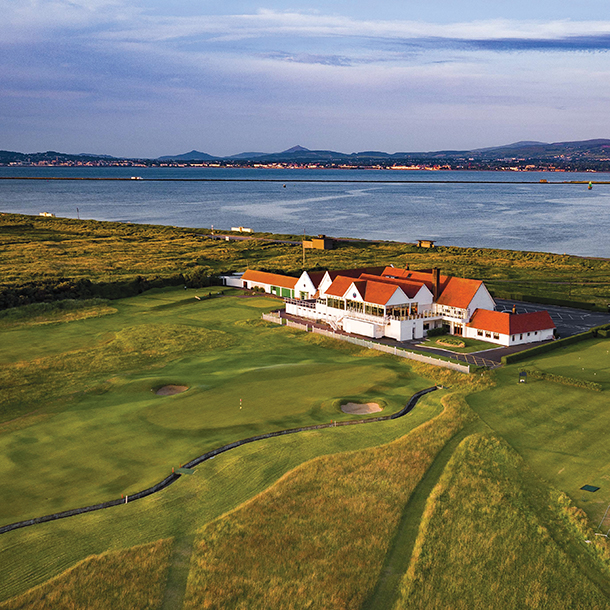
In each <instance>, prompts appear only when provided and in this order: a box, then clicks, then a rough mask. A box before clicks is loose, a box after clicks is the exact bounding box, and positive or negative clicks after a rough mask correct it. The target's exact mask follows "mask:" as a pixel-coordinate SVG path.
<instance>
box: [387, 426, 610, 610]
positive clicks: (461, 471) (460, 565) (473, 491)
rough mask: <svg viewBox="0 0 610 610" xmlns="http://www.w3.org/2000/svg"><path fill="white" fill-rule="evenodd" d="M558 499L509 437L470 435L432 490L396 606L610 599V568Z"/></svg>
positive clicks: (560, 604) (599, 604)
mask: <svg viewBox="0 0 610 610" xmlns="http://www.w3.org/2000/svg"><path fill="white" fill-rule="evenodd" d="M528 477H529V478H528ZM536 489H538V491H537V492H536V491H535V490H536ZM553 498H555V501H553ZM556 498H557V496H556V494H555V493H554V492H550V490H549V489H548V488H547V487H546V486H545V485H544V484H541V482H540V481H538V480H533V479H532V478H531V474H528V470H527V467H526V466H525V464H524V463H523V460H522V459H521V458H520V457H519V455H518V454H517V453H516V452H515V451H514V450H512V449H511V448H510V447H509V446H508V445H507V444H506V443H504V442H503V441H499V440H498V439H496V438H494V437H490V436H484V435H479V434H476V435H471V436H469V437H468V438H466V439H465V440H464V441H463V442H462V443H461V444H460V446H459V447H458V449H457V451H456V452H455V454H454V455H453V457H452V459H451V460H450V462H449V464H448V465H447V468H446V469H445V472H444V473H443V475H442V477H441V480H440V481H439V483H438V485H437V486H436V488H435V489H434V491H433V492H432V494H431V495H430V497H429V499H428V503H427V506H426V510H425V513H424V517H423V519H422V523H421V526H420V532H419V536H418V539H417V543H416V546H415V552H414V554H413V558H412V561H411V565H410V567H409V570H408V572H407V575H406V576H405V578H404V580H403V583H402V587H401V596H400V599H399V601H398V603H397V604H396V606H395V610H403V609H407V608H448V607H450V608H464V609H466V608H468V609H475V608H481V609H483V608H491V607H498V608H506V609H518V608H583V609H584V608H606V607H608V605H609V604H610V589H609V587H608V585H607V583H608V582H609V581H608V577H609V576H610V571H608V570H607V568H605V567H604V566H603V565H602V563H601V562H600V561H599V560H598V557H597V556H596V552H595V550H594V549H592V548H588V547H587V546H586V545H584V544H583V543H582V541H583V536H582V534H581V533H580V532H577V531H576V530H574V528H568V527H565V525H564V522H565V520H566V519H569V518H570V515H571V514H572V513H573V512H574V507H573V506H569V505H568V506H565V502H564V506H561V505H560V504H559V503H557V501H556ZM565 498H566V497H565V496H564V499H565ZM568 504H569V502H568ZM591 544H592V545H594V544H600V545H602V544H604V543H602V542H597V541H596V542H593V543H591ZM604 582H605V583H606V584H605V585H604V584H603V583H604Z"/></svg>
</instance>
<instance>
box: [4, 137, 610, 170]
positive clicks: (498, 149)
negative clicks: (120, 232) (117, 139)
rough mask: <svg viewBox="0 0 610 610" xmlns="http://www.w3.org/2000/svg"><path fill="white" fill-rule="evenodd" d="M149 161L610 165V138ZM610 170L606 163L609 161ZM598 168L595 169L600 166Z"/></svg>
mask: <svg viewBox="0 0 610 610" xmlns="http://www.w3.org/2000/svg"><path fill="white" fill-rule="evenodd" d="M121 160H129V161H135V160H136V159H133V158H131V159H125V158H119V157H112V156H109V155H101V154H94V153H88V154H80V155H73V154H67V153H59V152H56V151H47V152H39V153H19V152H13V151H0V164H1V165H7V164H9V163H13V164H15V163H16V164H31V163H52V162H64V161H65V162H75V163H89V162H95V161H99V162H100V163H102V162H106V163H110V162H113V161H114V162H118V161H121ZM139 160H140V161H144V162H147V163H151V164H156V163H162V162H185V163H190V162H197V161H201V162H214V161H219V162H224V163H226V162H231V161H234V162H238V163H244V164H247V163H250V162H256V163H291V162H294V163H345V164H351V165H375V164H384V165H385V164H395V163H400V162H403V163H436V164H442V163H443V162H448V163H455V162H464V163H469V162H479V163H496V162H501V161H507V162H509V161H514V160H519V161H528V160H535V161H544V162H551V161H558V162H562V163H565V162H575V161H578V162H582V161H596V162H601V163H604V164H606V163H608V164H610V139H595V140H582V141H573V142H552V143H548V142H535V141H521V142H514V143H512V144H506V145H502V146H493V147H487V148H477V149H473V150H438V151H421V152H395V153H387V152H383V151H374V150H373V151H370V150H369V151H361V152H352V153H343V152H337V151H333V150H310V149H308V148H304V147H303V146H293V147H292V148H289V149H287V150H284V151H282V152H275V153H267V152H243V153H239V154H235V155H230V156H225V157H218V156H214V155H210V154H208V153H205V152H201V151H198V150H191V151H190V152H187V153H181V154H177V155H163V156H161V157H157V158H155V159H139ZM608 168H609V169H610V165H608ZM598 169H599V168H598Z"/></svg>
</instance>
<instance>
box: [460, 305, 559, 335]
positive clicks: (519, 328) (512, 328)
mask: <svg viewBox="0 0 610 610" xmlns="http://www.w3.org/2000/svg"><path fill="white" fill-rule="evenodd" d="M467 326H469V327H471V328H476V329H477V330H487V331H490V332H494V333H501V334H503V335H518V334H520V333H529V332H533V331H537V330H548V329H550V328H555V323H554V322H553V320H552V318H551V316H550V315H549V312H548V311H533V312H531V313H507V312H500V311H489V310H487V309H477V310H476V311H475V312H474V315H473V316H472V319H471V320H470V322H469V323H468V324H467Z"/></svg>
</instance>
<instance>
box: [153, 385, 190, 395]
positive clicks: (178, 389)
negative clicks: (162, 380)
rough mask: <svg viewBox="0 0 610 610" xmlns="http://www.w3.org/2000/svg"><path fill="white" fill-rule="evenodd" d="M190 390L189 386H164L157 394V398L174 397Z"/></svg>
mask: <svg viewBox="0 0 610 610" xmlns="http://www.w3.org/2000/svg"><path fill="white" fill-rule="evenodd" d="M188 389H189V387H188V386H187V385H164V386H163V387H162V388H159V389H158V390H157V391H156V392H155V394H156V395H157V396H173V395H174V394H180V393H182V392H186V391H187V390H188Z"/></svg>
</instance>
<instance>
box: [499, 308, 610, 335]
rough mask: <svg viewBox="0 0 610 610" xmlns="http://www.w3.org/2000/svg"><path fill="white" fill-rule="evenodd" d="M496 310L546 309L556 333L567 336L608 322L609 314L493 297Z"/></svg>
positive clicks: (527, 310) (519, 311) (528, 310)
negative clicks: (514, 308) (514, 307)
mask: <svg viewBox="0 0 610 610" xmlns="http://www.w3.org/2000/svg"><path fill="white" fill-rule="evenodd" d="M495 301H496V310H497V311H507V312H510V311H512V310H513V305H516V306H517V313H528V312H532V311H541V310H544V309H546V310H547V311H548V312H549V314H550V315H551V318H552V319H553V322H555V326H556V327H557V332H556V334H557V335H558V336H559V337H561V338H564V337H569V336H571V335H577V334H578V333H582V332H585V331H586V330H589V329H590V328H593V327H594V326H600V325H601V324H608V323H610V314H607V313H601V312H598V311H587V310H586V309H573V308H571V307H558V306H557V305H541V304H537V303H524V302H523V301H506V300H504V299H495Z"/></svg>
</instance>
